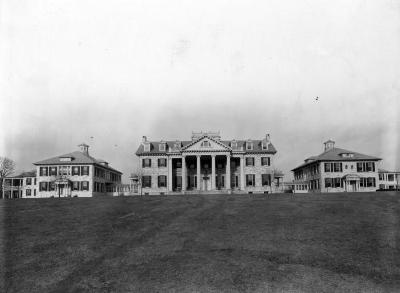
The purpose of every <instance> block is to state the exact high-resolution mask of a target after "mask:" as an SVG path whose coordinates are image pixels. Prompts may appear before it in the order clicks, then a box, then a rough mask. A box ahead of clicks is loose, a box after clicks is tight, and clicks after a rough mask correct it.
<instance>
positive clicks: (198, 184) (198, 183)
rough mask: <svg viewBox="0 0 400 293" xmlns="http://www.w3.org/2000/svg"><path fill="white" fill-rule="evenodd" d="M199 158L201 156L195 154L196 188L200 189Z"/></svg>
mask: <svg viewBox="0 0 400 293" xmlns="http://www.w3.org/2000/svg"><path fill="white" fill-rule="evenodd" d="M200 158H201V156H200V155H198V156H197V190H200V186H201V185H200V176H201V175H200V167H201V166H200Z"/></svg>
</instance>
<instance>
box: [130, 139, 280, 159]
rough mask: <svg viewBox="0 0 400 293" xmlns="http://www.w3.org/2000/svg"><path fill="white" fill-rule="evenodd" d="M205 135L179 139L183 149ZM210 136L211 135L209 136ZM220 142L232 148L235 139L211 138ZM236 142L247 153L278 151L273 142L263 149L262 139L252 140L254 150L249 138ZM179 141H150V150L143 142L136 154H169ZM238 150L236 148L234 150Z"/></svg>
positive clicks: (272, 152) (238, 147) (271, 152)
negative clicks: (161, 147)
mask: <svg viewBox="0 0 400 293" xmlns="http://www.w3.org/2000/svg"><path fill="white" fill-rule="evenodd" d="M204 137H207V136H202V137H201V138H199V139H197V140H194V141H192V140H189V141H178V142H180V143H181V149H183V151H184V148H185V147H188V146H189V145H191V144H194V143H195V142H197V141H199V140H201V139H203V138H204ZM208 138H210V137H208ZM210 139H212V140H214V141H216V142H218V143H220V144H223V145H225V146H227V147H228V148H231V146H230V143H231V142H232V141H233V140H215V139H214V138H212V137H211V138H210ZM234 141H235V142H237V150H238V151H242V149H243V152H246V153H270V154H275V153H276V152H277V151H276V149H275V147H274V146H273V144H272V143H269V145H268V150H263V149H262V140H254V139H252V140H251V141H252V142H253V149H252V150H246V147H245V144H246V142H247V141H248V140H234ZM176 142H177V141H176V140H171V141H162V142H161V141H149V143H150V152H145V151H144V146H143V144H140V146H139V147H138V149H137V151H136V155H138V156H140V155H143V154H150V155H156V154H168V153H169V150H170V149H173V148H174V145H175V143H176ZM161 143H165V144H166V148H165V151H160V150H159V145H160V144H161ZM233 151H236V150H233Z"/></svg>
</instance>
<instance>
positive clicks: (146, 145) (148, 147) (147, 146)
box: [144, 143, 150, 152]
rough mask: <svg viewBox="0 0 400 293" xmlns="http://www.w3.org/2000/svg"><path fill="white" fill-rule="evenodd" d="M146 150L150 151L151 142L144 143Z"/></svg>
mask: <svg viewBox="0 0 400 293" xmlns="http://www.w3.org/2000/svg"><path fill="white" fill-rule="evenodd" d="M144 151H145V152H150V144H149V143H146V144H145V145H144Z"/></svg>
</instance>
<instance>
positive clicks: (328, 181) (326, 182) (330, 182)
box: [325, 178, 332, 187]
mask: <svg viewBox="0 0 400 293" xmlns="http://www.w3.org/2000/svg"><path fill="white" fill-rule="evenodd" d="M325 187H332V178H325Z"/></svg>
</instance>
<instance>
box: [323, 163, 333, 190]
mask: <svg viewBox="0 0 400 293" xmlns="http://www.w3.org/2000/svg"><path fill="white" fill-rule="evenodd" d="M324 167H325V168H324V170H325V172H331V163H325V164H324ZM325 186H326V185H325Z"/></svg>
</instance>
